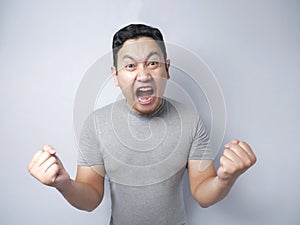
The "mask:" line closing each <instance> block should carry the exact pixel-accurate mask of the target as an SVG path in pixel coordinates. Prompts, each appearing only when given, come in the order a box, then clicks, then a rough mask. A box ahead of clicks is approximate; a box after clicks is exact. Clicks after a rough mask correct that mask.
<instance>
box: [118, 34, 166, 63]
mask: <svg viewBox="0 0 300 225" xmlns="http://www.w3.org/2000/svg"><path fill="white" fill-rule="evenodd" d="M127 56H129V58H132V59H134V60H137V61H145V60H147V59H148V58H149V56H151V57H155V58H157V60H161V61H163V53H162V51H161V49H160V47H159V46H158V44H157V42H156V41H155V40H153V39H152V38H148V37H142V38H138V39H129V40H127V41H125V43H124V44H123V46H122V48H121V49H120V50H119V52H118V61H122V60H123V59H124V57H126V58H128V57H127Z"/></svg>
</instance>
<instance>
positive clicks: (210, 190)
mask: <svg viewBox="0 0 300 225" xmlns="http://www.w3.org/2000/svg"><path fill="white" fill-rule="evenodd" d="M133 44H136V46H138V47H136V46H135V45H133ZM118 65H119V67H120V68H118V70H117V68H114V67H112V68H111V70H112V74H113V77H114V80H115V84H116V86H118V87H120V88H121V89H122V92H123V94H124V96H125V97H126V100H127V104H128V107H129V108H130V109H131V110H132V111H133V112H134V113H136V114H142V115H147V114H150V113H152V112H153V111H155V110H156V109H157V107H159V105H160V103H161V97H162V96H163V92H164V89H165V84H166V82H167V80H168V79H169V66H170V61H169V60H167V61H164V59H163V55H162V52H161V50H160V48H159V47H158V45H157V44H156V43H155V41H154V40H153V39H151V38H148V37H146V38H145V37H142V38H138V39H130V40H128V41H126V42H125V43H124V45H123V47H122V48H121V49H120V51H119V53H118ZM141 88H142V89H151V91H148V92H146V91H144V93H143V95H142V96H138V94H137V93H139V92H143V90H141ZM255 162H256V156H255V154H254V153H253V151H252V149H251V147H250V146H249V145H248V144H247V143H246V142H243V141H239V140H237V139H234V140H232V141H231V142H229V143H228V144H226V145H225V150H224V153H223V155H222V157H221V158H220V167H219V168H218V169H217V170H215V168H214V166H213V164H212V161H204V160H189V161H188V173H189V180H190V187H191V193H192V195H193V197H194V198H195V200H196V201H197V202H198V203H199V204H200V205H201V206H202V207H209V206H211V205H213V204H215V203H216V202H218V201H221V200H222V199H223V198H224V197H225V196H226V195H227V194H228V193H229V191H230V189H231V187H232V186H233V184H234V183H235V181H236V179H237V178H238V177H239V176H240V175H241V174H243V173H244V172H245V171H246V170H247V169H249V168H250V167H251V166H252V165H253V164H254V163H255ZM203 165H205V166H204V167H203ZM201 168H202V169H201ZM203 168H204V169H203ZM28 171H29V172H30V174H31V175H32V176H33V177H35V178H36V179H37V180H39V181H40V182H41V183H42V184H45V185H48V186H52V187H54V188H56V189H57V190H58V191H59V192H60V193H61V194H62V195H63V196H64V197H65V199H66V200H67V201H68V202H69V203H70V204H71V205H73V206H74V207H76V208H78V209H82V210H86V211H92V210H94V209H95V208H96V207H97V206H98V205H99V204H100V203H101V201H102V199H103V193H104V168H103V166H102V165H99V166H91V167H88V166H87V167H84V166H78V167H77V175H76V178H75V180H73V179H71V178H70V176H69V174H68V173H67V171H66V170H65V168H64V166H63V164H62V162H61V161H60V159H59V158H58V156H57V153H56V150H54V148H53V147H52V146H50V145H45V146H44V147H43V148H42V149H41V150H40V151H38V152H36V153H35V154H34V156H33V158H32V159H31V161H30V163H29V165H28Z"/></svg>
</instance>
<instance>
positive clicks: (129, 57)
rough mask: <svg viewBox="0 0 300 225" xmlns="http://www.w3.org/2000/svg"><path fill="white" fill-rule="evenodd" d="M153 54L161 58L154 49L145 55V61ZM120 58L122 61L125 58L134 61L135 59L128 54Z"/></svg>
mask: <svg viewBox="0 0 300 225" xmlns="http://www.w3.org/2000/svg"><path fill="white" fill-rule="evenodd" d="M153 55H157V56H158V57H159V58H161V57H160V55H159V53H158V52H156V51H154V52H150V53H149V54H148V56H147V57H146V61H147V60H148V59H149V58H151V57H152V56H153ZM122 59H123V61H124V60H125V59H130V60H133V61H135V59H134V58H133V57H132V56H130V55H124V56H123V58H122Z"/></svg>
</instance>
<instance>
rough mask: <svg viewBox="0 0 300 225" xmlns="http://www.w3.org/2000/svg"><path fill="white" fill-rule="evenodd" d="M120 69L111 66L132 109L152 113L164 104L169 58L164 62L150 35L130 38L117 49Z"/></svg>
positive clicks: (140, 112)
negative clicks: (162, 102)
mask: <svg viewBox="0 0 300 225" xmlns="http://www.w3.org/2000/svg"><path fill="white" fill-rule="evenodd" d="M117 66H118V68H117V69H118V71H116V68H114V67H112V73H113V76H114V80H115V84H116V86H119V87H120V88H121V90H122V92H123V94H124V96H125V98H126V100H127V105H128V107H129V108H130V110H131V111H133V112H135V113H137V114H151V113H152V112H154V111H155V110H156V109H157V108H158V107H159V105H160V104H161V101H162V97H163V93H164V90H165V87H166V82H167V80H168V79H169V66H170V62H169V60H167V61H166V62H164V57H163V53H162V51H161V49H160V47H159V46H158V44H157V43H156V42H155V40H153V39H152V38H149V37H141V38H138V39H129V40H127V41H126V42H125V43H124V44H123V46H122V48H121V49H120V50H119V52H118V61H117Z"/></svg>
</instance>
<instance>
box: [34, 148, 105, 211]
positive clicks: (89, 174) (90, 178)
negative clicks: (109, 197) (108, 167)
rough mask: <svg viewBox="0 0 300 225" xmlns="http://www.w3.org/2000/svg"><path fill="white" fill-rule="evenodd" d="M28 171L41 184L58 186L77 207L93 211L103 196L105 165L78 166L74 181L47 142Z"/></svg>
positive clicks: (35, 156)
mask: <svg viewBox="0 0 300 225" xmlns="http://www.w3.org/2000/svg"><path fill="white" fill-rule="evenodd" d="M28 171H29V172H30V174H31V175H32V176H33V177H35V178H36V179H37V180H39V181H40V182H41V183H43V184H45V185H48V186H52V187H55V188H56V189H57V190H58V191H59V192H60V193H61V194H62V195H63V196H64V197H65V199H66V200H67V201H68V202H69V203H70V204H71V205H73V206H74V207H76V208H78V209H81V210H86V211H92V210H94V209H95V208H96V207H97V206H98V205H99V204H100V203H101V201H102V199H103V194H104V173H103V172H104V169H103V166H101V165H99V166H91V167H88V166H87V167H86V166H78V168H77V176H76V179H75V180H72V179H71V178H70V176H69V174H68V173H67V172H66V170H65V169H64V167H63V164H62V163H61V161H60V160H59V158H58V157H57V155H56V151H55V150H54V149H53V148H52V147H51V146H49V145H45V146H44V147H43V149H42V150H40V151H38V152H37V153H36V154H35V155H34V156H33V158H32V160H31V161H30V163H29V165H28Z"/></svg>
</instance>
